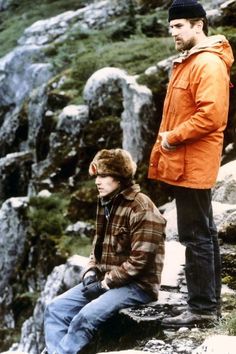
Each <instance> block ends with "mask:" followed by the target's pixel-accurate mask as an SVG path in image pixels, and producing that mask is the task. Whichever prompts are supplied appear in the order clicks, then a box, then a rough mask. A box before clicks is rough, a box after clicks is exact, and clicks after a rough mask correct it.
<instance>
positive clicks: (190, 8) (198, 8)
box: [169, 0, 206, 22]
mask: <svg viewBox="0 0 236 354" xmlns="http://www.w3.org/2000/svg"><path fill="white" fill-rule="evenodd" d="M200 17H206V11H205V10H204V8H203V7H202V5H201V4H199V3H198V2H197V1H196V0H185V1H184V0H175V1H173V3H172V5H171V7H170V8H169V22H170V21H171V20H176V19H180V18H200Z"/></svg>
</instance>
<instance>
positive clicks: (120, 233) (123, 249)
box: [112, 227, 131, 255]
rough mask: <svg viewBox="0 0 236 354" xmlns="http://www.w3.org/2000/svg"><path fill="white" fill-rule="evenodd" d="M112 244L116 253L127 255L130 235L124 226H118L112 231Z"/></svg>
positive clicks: (129, 247)
mask: <svg viewBox="0 0 236 354" xmlns="http://www.w3.org/2000/svg"><path fill="white" fill-rule="evenodd" d="M112 245H113V249H114V252H115V253H116V254H123V255H128V254H129V253H130V249H131V246H130V235H129V231H128V229H127V228H126V227H120V228H118V229H117V230H115V231H114V232H113V235H112Z"/></svg>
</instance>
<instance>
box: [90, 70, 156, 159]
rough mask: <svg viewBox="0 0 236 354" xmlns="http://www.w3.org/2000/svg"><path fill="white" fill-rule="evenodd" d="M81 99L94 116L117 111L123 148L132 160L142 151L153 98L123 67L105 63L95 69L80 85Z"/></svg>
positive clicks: (139, 157)
mask: <svg viewBox="0 0 236 354" xmlns="http://www.w3.org/2000/svg"><path fill="white" fill-rule="evenodd" d="M84 100H85V102H86V103H87V104H88V106H89V111H90V115H91V116H92V117H94V119H96V118H97V119H98V118H99V116H106V115H109V114H112V115H121V127H122V129H123V139H122V140H123V148H124V149H126V150H128V151H129V152H130V153H131V154H132V156H133V158H134V160H135V161H141V160H142V159H143V157H144V155H145V151H146V149H147V148H149V146H147V140H146V139H144V137H145V136H149V135H152V132H151V130H150V125H151V122H152V121H153V102H152V93H151V91H150V90H149V89H148V88H147V87H145V86H143V85H139V84H137V82H136V79H135V77H133V76H130V75H128V74H127V73H126V72H125V71H124V70H121V69H117V68H111V67H106V68H103V69H100V70H98V71H96V72H95V73H94V74H93V75H92V76H91V77H90V78H89V80H88V81H87V83H86V85H85V87H84Z"/></svg>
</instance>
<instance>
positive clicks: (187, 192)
mask: <svg viewBox="0 0 236 354" xmlns="http://www.w3.org/2000/svg"><path fill="white" fill-rule="evenodd" d="M174 196H175V199H176V208H177V226H178V234H179V240H180V242H181V243H182V244H183V245H185V246H186V253H185V275H186V282H187V289H188V305H189V308H190V310H192V311H193V312H198V313H207V312H215V311H216V310H217V308H218V307H220V294H221V259H220V250H219V243H218V234H217V229H216V226H215V223H214V220H213V213H212V205H211V190H210V189H190V188H183V187H174Z"/></svg>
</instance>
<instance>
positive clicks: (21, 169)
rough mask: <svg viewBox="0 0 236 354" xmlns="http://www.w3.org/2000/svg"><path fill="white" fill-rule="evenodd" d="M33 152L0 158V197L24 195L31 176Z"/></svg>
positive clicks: (2, 198)
mask: <svg viewBox="0 0 236 354" xmlns="http://www.w3.org/2000/svg"><path fill="white" fill-rule="evenodd" d="M32 163H33V154H32V153H31V152H30V151H25V152H18V153H12V154H8V155H6V156H5V157H3V158H0V199H1V200H6V199H9V198H11V197H18V196H25V195H27V192H28V185H29V182H30V177H31V165H32Z"/></svg>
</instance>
